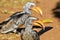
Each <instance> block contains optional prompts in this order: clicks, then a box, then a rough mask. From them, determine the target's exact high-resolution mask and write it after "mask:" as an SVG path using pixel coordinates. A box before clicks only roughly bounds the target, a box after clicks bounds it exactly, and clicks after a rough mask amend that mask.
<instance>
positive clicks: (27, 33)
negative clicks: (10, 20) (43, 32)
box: [21, 17, 41, 40]
mask: <svg viewBox="0 0 60 40" xmlns="http://www.w3.org/2000/svg"><path fill="white" fill-rule="evenodd" d="M37 20H38V19H37V18H36V17H29V18H28V19H27V20H26V21H25V24H24V25H25V30H22V31H21V39H22V40H39V36H38V34H37V32H36V31H34V30H33V29H32V27H33V25H37V26H41V24H40V22H37ZM35 23H36V24H35Z"/></svg>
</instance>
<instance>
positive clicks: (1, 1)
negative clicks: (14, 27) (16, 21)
mask: <svg viewBox="0 0 60 40" xmlns="http://www.w3.org/2000/svg"><path fill="white" fill-rule="evenodd" d="M26 2H34V0H0V13H3V12H4V10H8V11H7V12H4V13H8V12H10V11H12V9H9V8H13V10H14V9H22V6H23V5H24V4H25V3H26ZM1 11H2V12H1ZM8 14H10V13H8Z"/></svg>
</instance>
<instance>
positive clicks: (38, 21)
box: [32, 20, 45, 29]
mask: <svg viewBox="0 0 60 40" xmlns="http://www.w3.org/2000/svg"><path fill="white" fill-rule="evenodd" d="M32 25H34V26H40V27H41V28H43V29H44V28H45V25H44V23H43V22H42V21H40V20H35V21H33V22H32Z"/></svg>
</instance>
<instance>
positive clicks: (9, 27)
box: [0, 2, 42, 33]
mask: <svg viewBox="0 0 60 40" xmlns="http://www.w3.org/2000/svg"><path fill="white" fill-rule="evenodd" d="M32 10H33V11H35V12H37V13H40V14H41V15H42V11H41V10H40V8H39V7H37V6H36V5H35V3H33V2H27V3H26V4H25V5H24V6H23V11H21V12H16V13H14V14H13V15H11V16H10V17H9V18H7V19H6V20H4V21H3V22H2V23H0V27H1V30H0V32H1V33H8V32H10V31H13V32H16V28H18V26H19V25H22V24H24V22H25V20H26V19H27V18H28V16H30V14H31V11H32Z"/></svg>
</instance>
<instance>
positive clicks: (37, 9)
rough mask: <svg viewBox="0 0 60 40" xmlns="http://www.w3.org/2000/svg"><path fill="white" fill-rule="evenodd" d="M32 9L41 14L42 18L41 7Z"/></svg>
mask: <svg viewBox="0 0 60 40" xmlns="http://www.w3.org/2000/svg"><path fill="white" fill-rule="evenodd" d="M30 9H31V10H33V11H35V12H37V13H39V14H40V15H41V16H42V10H41V9H40V8H39V7H36V6H35V7H31V8H30Z"/></svg>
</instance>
